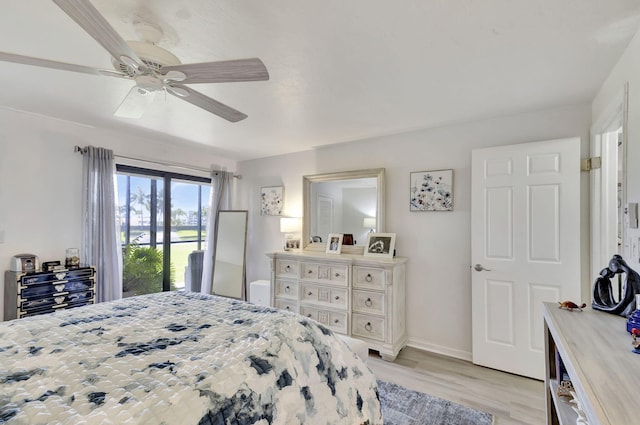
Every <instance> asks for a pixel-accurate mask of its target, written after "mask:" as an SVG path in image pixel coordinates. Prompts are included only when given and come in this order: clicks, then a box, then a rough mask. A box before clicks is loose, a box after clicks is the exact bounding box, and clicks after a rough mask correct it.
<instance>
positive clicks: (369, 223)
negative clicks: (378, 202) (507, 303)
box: [362, 217, 376, 229]
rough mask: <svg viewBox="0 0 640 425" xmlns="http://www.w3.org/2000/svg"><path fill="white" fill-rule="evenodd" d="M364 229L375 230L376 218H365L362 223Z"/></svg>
mask: <svg viewBox="0 0 640 425" xmlns="http://www.w3.org/2000/svg"><path fill="white" fill-rule="evenodd" d="M362 227H365V228H367V229H373V228H375V227H376V218H375V217H365V218H364V221H363V223H362Z"/></svg>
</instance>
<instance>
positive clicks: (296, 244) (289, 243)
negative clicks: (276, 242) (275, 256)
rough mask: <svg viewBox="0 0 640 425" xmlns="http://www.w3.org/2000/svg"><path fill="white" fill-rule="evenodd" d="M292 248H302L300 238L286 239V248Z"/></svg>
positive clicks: (286, 249) (287, 249)
mask: <svg viewBox="0 0 640 425" xmlns="http://www.w3.org/2000/svg"><path fill="white" fill-rule="evenodd" d="M290 249H300V239H285V241H284V250H285V251H289V250H290Z"/></svg>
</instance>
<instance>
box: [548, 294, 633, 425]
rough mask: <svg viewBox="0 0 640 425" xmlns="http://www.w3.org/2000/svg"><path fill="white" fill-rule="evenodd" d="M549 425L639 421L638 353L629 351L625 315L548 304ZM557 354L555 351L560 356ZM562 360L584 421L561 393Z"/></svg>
mask: <svg viewBox="0 0 640 425" xmlns="http://www.w3.org/2000/svg"><path fill="white" fill-rule="evenodd" d="M543 316H544V332H545V354H546V356H545V366H546V367H545V369H546V373H545V398H546V402H547V424H548V425H551V424H560V425H567V424H571V425H574V424H576V423H579V424H589V425H622V424H638V423H640V416H639V414H638V401H639V397H638V384H639V383H640V355H638V354H635V353H633V352H632V351H631V349H632V348H633V347H632V346H631V336H630V335H629V333H628V332H627V330H626V320H625V319H624V318H623V317H620V316H616V315H613V314H609V313H604V312H601V311H597V310H593V309H591V308H590V307H587V308H585V309H584V310H583V311H575V310H574V311H568V310H561V309H559V308H558V305H557V304H554V303H544V305H543ZM556 353H557V354H556ZM556 356H559V357H560V358H561V359H562V363H563V364H564V366H565V368H566V370H567V373H568V377H569V378H570V380H571V383H572V385H573V388H574V392H575V393H576V397H577V399H578V402H579V404H580V406H581V407H582V411H583V412H584V416H585V417H586V422H585V421H582V422H577V419H578V414H577V413H576V412H575V411H574V409H573V408H572V407H571V406H570V405H569V403H568V400H567V399H566V398H564V397H559V396H558V374H559V371H558V364H557V360H556Z"/></svg>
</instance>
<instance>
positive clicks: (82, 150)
mask: <svg viewBox="0 0 640 425" xmlns="http://www.w3.org/2000/svg"><path fill="white" fill-rule="evenodd" d="M73 151H74V152H79V153H80V154H81V155H82V154H85V153H86V152H87V148H82V147H80V146H78V145H76V146H74V148H73ZM113 156H115V157H116V158H124V159H131V160H133V161H141V162H148V163H150V164H157V165H164V166H169V167H177V168H183V169H185V170H195V171H202V172H205V173H213V172H217V171H221V170H210V169H208V168H203V167H196V166H193V165H185V164H180V163H178V162H168V161H165V162H160V161H155V160H151V159H142V158H134V157H132V156H126V155H119V154H116V153H114V154H113ZM233 177H234V178H236V179H241V178H242V176H241V175H240V174H234V175H233Z"/></svg>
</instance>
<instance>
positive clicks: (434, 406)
mask: <svg viewBox="0 0 640 425" xmlns="http://www.w3.org/2000/svg"><path fill="white" fill-rule="evenodd" d="M378 393H379V394H380V402H381V404H382V417H383V418H384V425H491V424H493V415H491V414H489V413H484V412H480V411H478V410H474V409H471V408H469V407H465V406H462V405H460V404H456V403H452V402H450V401H447V400H443V399H441V398H438V397H433V396H430V395H428V394H425V393H421V392H418V391H413V390H410V389H408V388H405V387H403V386H400V385H396V384H392V383H391V382H386V381H381V380H378Z"/></svg>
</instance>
